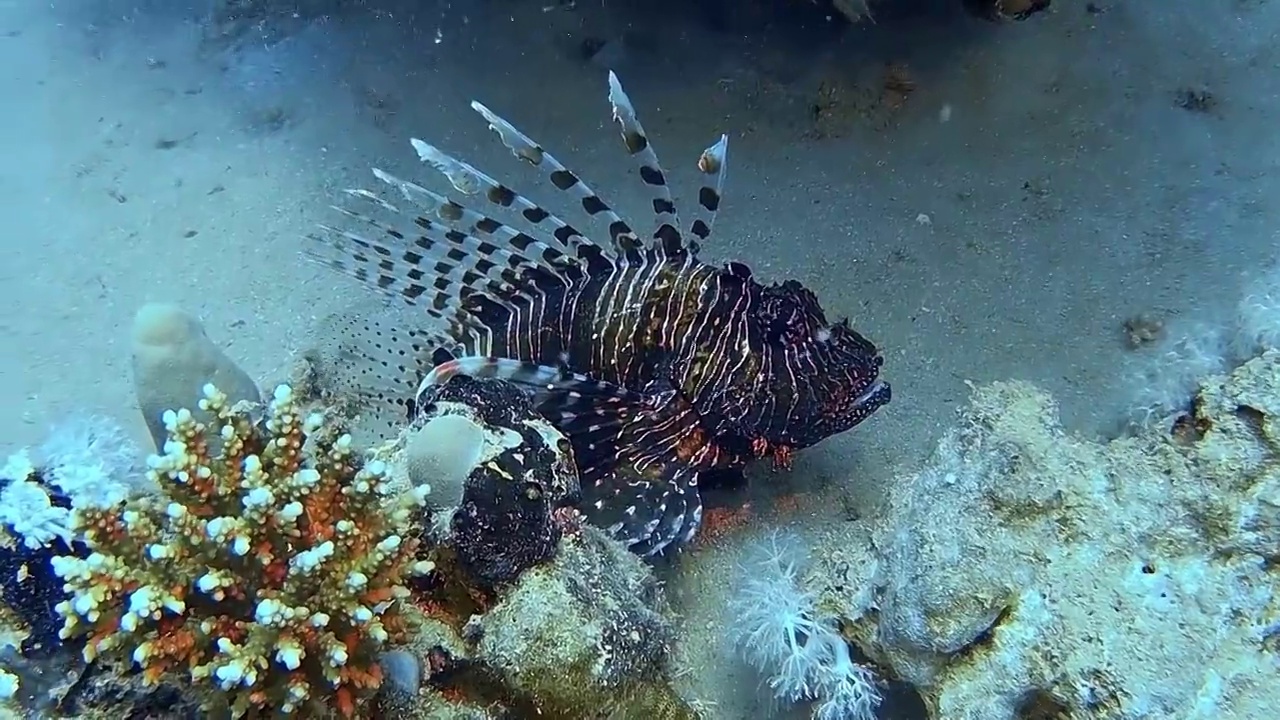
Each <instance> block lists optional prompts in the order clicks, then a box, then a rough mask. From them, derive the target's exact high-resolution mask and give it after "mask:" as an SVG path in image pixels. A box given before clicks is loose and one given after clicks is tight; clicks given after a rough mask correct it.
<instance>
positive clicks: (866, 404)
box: [853, 380, 893, 414]
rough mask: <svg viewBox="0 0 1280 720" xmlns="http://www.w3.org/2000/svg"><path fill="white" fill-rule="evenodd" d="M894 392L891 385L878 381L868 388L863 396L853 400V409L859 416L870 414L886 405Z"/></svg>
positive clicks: (863, 392)
mask: <svg viewBox="0 0 1280 720" xmlns="http://www.w3.org/2000/svg"><path fill="white" fill-rule="evenodd" d="M892 394H893V391H892V389H891V387H890V386H889V383H887V382H885V381H883V380H876V381H875V382H873V383H871V384H870V385H869V386H867V389H866V390H863V391H862V394H861V395H859V396H858V397H856V398H854V400H853V409H854V410H855V411H857V412H858V413H859V414H870V413H872V412H874V411H875V409H876V408H878V407H880V406H881V405H885V404H887V403H888V402H889V399H890V397H892Z"/></svg>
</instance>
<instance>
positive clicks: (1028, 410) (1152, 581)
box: [808, 351, 1280, 720]
mask: <svg viewBox="0 0 1280 720" xmlns="http://www.w3.org/2000/svg"><path fill="white" fill-rule="evenodd" d="M1176 427H1177V428H1180V430H1179V431H1178V432H1175V433H1172V434H1171V433H1169V432H1167V430H1166V431H1164V432H1150V433H1147V434H1143V435H1140V436H1137V437H1129V438H1121V439H1117V440H1113V441H1111V442H1108V443H1100V442H1095V441H1091V440H1085V439H1082V438H1078V437H1074V436H1072V435H1069V434H1068V433H1066V432H1065V431H1064V430H1063V429H1062V427H1061V426H1060V425H1059V421H1058V418H1057V408H1056V406H1055V404H1054V403H1053V401H1052V399H1051V398H1050V397H1049V396H1048V395H1046V394H1045V393H1044V392H1042V391H1040V390H1038V389H1036V388H1034V387H1032V386H1030V385H1027V384H1025V383H1020V382H1000V383H993V384H991V385H989V386H985V387H982V388H980V389H978V390H977V391H976V392H975V394H974V397H973V400H972V403H971V406H970V407H969V408H968V409H967V410H966V411H965V413H964V415H963V418H962V421H961V423H960V425H959V427H958V428H957V429H956V430H954V431H953V432H952V433H950V434H949V435H948V436H947V437H946V438H945V439H944V440H943V442H942V443H941V444H940V446H939V448H938V450H937V452H936V454H935V456H934V458H933V459H932V460H931V461H930V462H929V463H928V464H927V465H926V466H925V467H924V468H923V469H921V470H919V471H918V472H912V473H908V474H906V475H904V476H903V477H900V478H898V479H897V480H895V481H894V482H891V483H888V484H887V491H888V493H889V497H888V507H887V509H886V511H885V512H883V513H882V514H880V515H878V516H877V517H875V518H873V519H869V520H866V521H862V522H858V523H846V524H842V525H839V526H833V527H831V528H829V529H828V530H827V531H826V533H825V534H824V537H823V538H822V540H820V541H819V543H818V545H817V546H816V547H815V549H814V553H813V557H814V565H815V568H814V572H813V573H812V575H811V576H810V582H811V583H812V584H811V585H809V586H808V590H809V591H810V592H814V593H817V594H818V596H819V597H820V598H821V601H822V602H825V603H828V604H829V605H830V606H831V607H833V608H835V609H837V610H838V614H839V615H841V616H842V617H843V618H844V619H845V624H844V629H845V632H846V635H847V636H849V637H851V638H852V639H853V640H854V642H855V644H856V646H857V647H858V648H859V649H860V650H861V651H863V652H865V653H866V654H868V655H869V656H870V657H871V658H873V659H874V660H875V662H876V663H877V665H878V666H879V668H880V669H881V671H882V672H884V673H885V674H887V675H889V676H892V677H897V678H901V679H904V680H906V681H909V682H911V683H913V684H914V685H915V686H916V687H917V688H919V689H920V691H921V692H922V694H923V695H924V697H925V699H926V700H927V702H928V704H929V706H930V710H931V716H932V717H935V718H947V719H948V720H952V719H954V720H970V719H973V720H1014V719H1021V718H1029V717H1050V716H1052V717H1071V718H1079V719H1084V718H1098V719H1103V718H1105V719H1107V720H1120V719H1126V720H1127V719H1135V720H1136V719H1137V718H1179V719H1180V720H1192V719H1195V718H1220V719H1222V720H1229V719H1231V718H1258V717H1267V716H1269V715H1270V714H1271V709H1272V708H1273V707H1274V699H1275V692H1274V688H1275V685H1274V680H1275V668H1276V666H1277V665H1276V664H1277V660H1278V658H1277V637H1280V603H1278V601H1280V597H1278V596H1277V589H1278V588H1280V577H1277V573H1276V569H1275V561H1276V559H1277V558H1280V352H1276V351H1271V352H1268V353H1266V354H1264V355H1263V356H1261V357H1260V358H1256V359H1254V360H1252V361H1250V362H1248V363H1246V364H1245V365H1244V366H1242V367H1240V368H1238V369H1237V370H1236V371H1234V372H1232V373H1231V374H1230V375H1220V376H1215V377H1212V378H1209V379H1206V380H1204V381H1203V382H1202V383H1201V384H1200V390H1199V393H1198V395H1197V397H1196V401H1195V403H1194V410H1193V411H1192V412H1191V413H1189V414H1188V415H1187V416H1185V417H1184V418H1182V420H1181V421H1180V422H1179V423H1178V425H1176ZM1189 659H1194V662H1188V660H1189Z"/></svg>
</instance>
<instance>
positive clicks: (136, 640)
mask: <svg viewBox="0 0 1280 720" xmlns="http://www.w3.org/2000/svg"><path fill="white" fill-rule="evenodd" d="M229 405H230V404H229V402H228V400H227V397H226V395H224V394H223V393H222V392H220V391H218V390H217V389H216V388H214V387H213V386H212V385H206V386H205V388H204V399H203V400H202V401H201V402H200V409H201V410H203V411H205V412H207V413H208V414H209V416H210V417H211V418H214V420H212V421H211V424H216V427H212V428H206V427H205V425H203V424H202V423H200V422H197V421H196V419H195V418H194V417H193V415H192V413H191V412H189V411H188V410H178V411H170V412H167V413H165V416H164V424H165V428H166V430H167V431H168V435H169V439H168V441H167V442H166V443H165V446H164V448H163V452H162V454H160V455H155V456H152V457H151V458H150V459H149V461H148V462H149V468H150V470H149V474H150V476H151V479H152V480H153V481H154V482H155V483H156V484H157V485H158V486H159V488H160V493H159V495H158V496H155V497H148V498H142V499H136V500H131V501H128V502H126V503H123V504H120V505H117V506H115V507H113V508H109V509H92V508H81V509H77V510H76V512H75V514H74V517H73V523H74V528H73V529H74V530H75V531H76V532H78V533H80V534H83V536H84V537H85V540H86V542H87V544H88V546H89V549H90V550H91V554H90V555H89V556H88V557H87V558H85V559H80V558H76V557H60V558H57V559H56V560H55V565H54V570H55V572H57V573H58V575H59V576H61V577H62V578H63V579H64V580H65V581H66V589H67V592H68V593H70V595H71V597H70V599H69V600H67V601H65V602H63V603H60V604H59V606H58V611H59V612H60V613H61V614H62V615H63V616H64V617H65V626H64V628H63V635H64V636H68V637H69V636H86V639H87V643H86V646H85V650H84V652H85V655H86V658H87V659H90V660H92V659H94V658H95V657H97V656H99V655H104V656H105V655H114V656H116V657H123V658H130V659H132V661H133V662H134V663H136V664H137V665H138V666H139V667H140V668H141V670H142V672H143V676H144V678H145V679H146V680H147V681H149V682H157V681H159V680H160V679H161V678H164V677H169V678H170V679H184V678H183V676H188V677H189V678H190V679H191V680H194V681H195V683H196V686H197V687H198V688H202V689H204V690H207V691H208V692H207V697H208V699H209V705H210V707H211V708H225V709H226V710H229V711H230V712H231V714H232V715H234V716H237V717H239V716H246V715H247V716H251V717H263V716H270V715H273V714H282V713H292V712H295V711H298V712H303V713H305V714H306V715H308V716H312V717H314V716H323V715H325V714H329V713H331V712H332V711H333V710H336V711H338V712H340V713H341V714H342V715H345V716H352V715H355V714H356V713H357V712H358V711H359V710H360V707H361V706H360V703H361V702H362V701H363V700H364V699H365V698H367V697H368V696H369V695H370V694H371V692H372V691H373V690H374V689H376V688H377V687H378V685H379V684H380V683H381V680H382V673H381V671H380V669H379V667H378V664H377V656H378V653H379V651H380V649H381V648H383V647H384V645H385V644H386V643H387V642H388V641H389V640H392V639H394V638H395V637H397V636H398V635H400V634H401V633H402V632H403V631H404V623H405V621H404V618H403V616H402V615H401V613H400V609H399V600H400V599H401V598H403V597H405V596H406V595H407V594H408V590H407V589H406V588H405V587H404V582H405V581H406V579H407V578H408V577H409V576H411V575H415V574H423V573H427V572H430V571H431V570H432V566H431V564H430V563H429V562H426V561H419V560H417V559H416V557H417V541H416V540H413V539H411V538H409V537H406V534H407V533H408V532H409V528H410V526H411V523H412V516H413V513H414V509H415V508H416V507H418V506H421V505H422V504H423V503H424V502H425V499H426V493H427V491H428V488H427V487H426V486H420V487H418V488H415V489H413V490H410V491H409V492H408V493H406V494H405V495H404V496H402V497H397V498H390V497H388V495H389V490H388V486H387V484H386V468H385V466H384V465H383V464H382V463H381V462H377V461H372V462H368V463H367V464H366V463H364V462H363V461H362V459H361V458H360V457H359V456H358V455H357V454H356V453H355V452H354V450H353V448H352V446H351V436H350V435H347V434H344V433H343V432H342V431H341V429H340V428H338V427H336V426H335V425H334V424H333V423H331V422H329V421H327V420H326V419H325V418H324V417H323V416H322V415H320V414H318V413H317V414H312V415H310V416H308V417H306V418H303V417H302V416H301V415H300V412H299V410H298V408H297V406H296V404H295V402H294V399H293V394H292V392H291V390H290V389H289V388H288V387H287V386H281V387H279V388H277V389H276V391H275V394H274V398H273V399H272V401H271V402H270V404H269V407H268V408H267V413H266V418H265V419H264V420H263V421H261V422H255V419H254V417H253V415H252V411H253V410H254V409H255V408H254V407H253V406H251V405H250V404H249V403H240V404H238V405H236V406H235V407H230V406H229ZM215 448H216V449H215Z"/></svg>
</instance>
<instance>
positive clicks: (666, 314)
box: [305, 73, 890, 556]
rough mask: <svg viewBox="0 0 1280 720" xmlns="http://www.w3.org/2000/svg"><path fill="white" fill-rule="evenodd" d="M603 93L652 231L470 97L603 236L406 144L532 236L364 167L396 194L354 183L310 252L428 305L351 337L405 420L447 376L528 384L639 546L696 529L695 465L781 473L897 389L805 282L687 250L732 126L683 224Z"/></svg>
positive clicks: (618, 95)
mask: <svg viewBox="0 0 1280 720" xmlns="http://www.w3.org/2000/svg"><path fill="white" fill-rule="evenodd" d="M609 100H610V103H611V105H612V106H613V117H614V119H615V120H616V121H617V122H618V124H619V125H620V126H621V128H622V137H623V140H624V142H625V144H626V148H627V151H628V153H629V154H630V155H631V157H632V159H633V161H634V162H636V164H637V165H638V169H639V174H640V177H641V179H642V180H643V181H644V183H645V185H646V186H647V188H648V190H649V193H650V194H651V200H652V207H653V211H654V220H655V223H656V230H655V231H654V233H653V242H644V241H642V240H641V239H640V236H639V235H638V234H637V232H636V231H635V230H634V229H633V226H632V224H631V223H629V222H627V221H626V220H624V219H623V218H622V217H621V216H619V214H618V213H616V212H615V211H614V210H613V209H612V208H611V207H610V206H609V205H608V204H607V203H606V202H605V201H604V200H603V199H601V198H600V196H599V195H597V194H596V192H595V191H594V190H592V189H591V188H590V187H589V186H588V185H587V184H586V183H585V182H584V181H583V180H582V179H581V178H580V177H579V176H578V175H577V174H576V173H574V172H573V171H571V170H569V169H568V168H567V167H565V166H564V165H563V164H562V163H561V162H560V161H559V160H557V159H556V158H555V157H553V156H552V155H551V153H549V152H547V151H546V150H545V149H544V148H543V147H542V146H541V145H539V144H538V143H536V142H534V141H533V140H532V139H530V138H529V137H527V136H526V135H525V134H524V133H522V132H521V131H520V130H518V129H516V128H515V127H514V126H513V125H512V124H511V123H509V122H507V121H506V120H504V119H502V118H501V117H499V116H498V115H497V114H496V113H494V112H493V111H492V110H490V109H489V108H487V107H485V106H484V105H482V104H480V103H478V102H473V103H472V108H473V109H475V110H476V111H477V112H479V113H480V114H481V115H482V116H483V117H484V119H485V120H486V121H487V122H488V124H489V127H490V129H491V130H493V131H494V132H495V133H496V134H497V135H498V137H499V138H500V139H501V141H502V142H503V144H504V145H505V146H506V147H507V148H508V149H509V150H510V151H511V152H512V153H513V154H514V155H515V156H516V157H517V158H519V159H521V160H524V161H526V162H528V163H529V164H531V165H533V166H534V167H536V168H538V169H539V170H540V171H541V172H542V173H543V174H544V178H545V180H546V181H548V182H550V184H552V185H553V186H554V187H555V188H556V189H557V190H559V191H561V192H563V193H565V194H567V195H569V196H571V197H572V198H573V199H574V200H575V201H576V202H577V203H578V204H580V205H581V207H582V209H583V210H584V211H585V212H586V214H587V215H588V216H590V217H591V218H593V219H596V220H600V221H603V224H605V225H607V227H608V234H609V238H608V240H607V241H606V242H599V241H597V240H594V239H592V238H590V237H588V236H586V235H584V234H583V233H582V232H580V231H579V230H578V229H577V228H575V227H573V226H572V225H570V224H569V223H568V222H567V221H565V220H563V219H561V218H560V217H559V216H557V215H556V214H554V213H553V212H551V211H550V210H547V209H545V208H543V207H542V206H540V205H538V204H536V203H535V202H533V201H532V200H530V199H528V198H527V197H525V196H524V195H522V194H520V193H519V192H517V191H515V190H513V189H511V188H510V187H508V186H507V185H505V184H503V183H501V182H499V181H497V180H495V179H493V178H491V177H490V176H488V175H487V174H485V173H483V172H481V171H480V170H478V169H476V168H474V167H472V166H470V165H468V164H467V163H465V162H462V161H461V160H458V159H455V158H454V157H452V156H450V155H448V154H446V153H445V152H443V151H441V150H440V149H438V148H437V147H435V146H433V145H430V144H428V143H426V142H423V141H421V140H417V139H414V140H412V144H413V147H414V149H415V150H416V151H417V153H418V157H419V158H420V159H421V161H422V162H424V163H426V164H427V165H430V166H431V167H433V168H435V169H436V170H438V171H439V172H441V173H442V174H443V175H444V176H445V177H446V178H447V179H448V180H449V182H450V184H451V185H452V186H453V188H454V189H455V190H456V191H458V192H459V193H461V194H463V195H465V196H472V197H477V198H483V199H484V200H485V201H487V202H488V203H490V204H492V205H496V206H499V207H500V208H503V209H504V210H505V211H506V212H508V213H511V214H512V215H513V216H518V218H519V223H520V225H521V226H522V227H523V229H522V228H521V227H517V226H513V225H510V224H507V223H504V222H502V221H500V220H497V219H495V218H493V217H490V216H489V215H486V214H483V213H481V212H479V211H476V210H474V209H471V208H469V207H466V206H464V205H463V204H461V203H459V202H456V201H454V200H452V199H450V198H447V197H445V196H443V195H440V194H438V193H435V192H433V191H431V190H428V189H426V188H424V187H421V186H419V185H417V184H415V183H412V182H409V181H406V180H402V179H400V178H397V177H394V176H392V175H391V174H389V173H387V172H384V171H382V170H377V169H375V170H374V175H375V176H376V177H377V178H378V179H379V180H381V181H382V182H383V183H385V185H386V186H387V187H388V188H390V189H391V190H392V191H394V192H392V193H391V195H392V198H390V199H389V198H386V197H384V196H381V195H379V194H375V193H373V192H370V191H368V190H349V191H347V194H348V195H349V196H350V197H351V198H353V199H355V200H357V201H361V202H362V203H364V204H366V205H367V206H368V209H367V210H366V211H359V212H358V211H355V210H351V209H343V208H339V211H340V212H342V213H343V214H344V215H345V216H346V217H347V218H348V219H349V220H350V221H352V222H351V223H349V225H348V226H347V227H342V228H338V227H330V226H322V227H321V229H320V232H318V233H316V234H313V235H311V236H310V237H309V239H310V240H311V241H312V242H310V243H309V244H308V247H307V250H306V253H305V254H306V255H307V256H308V257H309V258H310V259H312V260H314V261H316V262H319V263H321V264H324V265H326V266H328V267H330V268H332V269H334V270H337V271H338V272H340V273H343V274H345V275H348V276H351V277H354V278H356V279H357V280H359V281H361V282H362V283H363V284H365V285H367V286H369V287H371V288H374V289H376V290H378V291H380V292H382V293H384V294H386V295H389V296H392V297H396V298H399V299H400V300H402V301H403V302H405V303H407V304H408V305H409V306H411V307H413V308H416V309H417V310H419V311H421V313H422V318H421V319H422V324H421V325H420V326H417V327H395V328H388V327H386V326H383V325H378V324H377V323H372V322H371V323H369V324H367V325H366V326H365V327H364V329H363V331H357V335H358V337H357V340H356V341H357V343H358V346H359V347H358V348H357V349H356V350H355V352H354V353H353V354H352V357H353V359H355V360H356V361H357V362H361V363H363V367H362V368H360V369H359V370H358V372H360V373H366V374H374V375H377V374H380V373H381V374H383V375H385V374H386V371H389V372H390V374H392V375H394V376H395V377H394V378H391V379H392V382H393V384H394V385H397V387H398V389H397V390H393V391H392V395H393V396H394V397H391V398H386V397H384V398H383V399H389V400H390V401H392V402H395V403H397V404H401V405H407V406H408V407H409V408H410V412H411V413H412V412H413V410H412V408H413V402H412V401H411V400H410V398H414V397H416V396H418V395H421V393H423V392H424V391H425V390H426V389H428V388H430V387H431V386H434V385H438V384H440V383H443V382H447V381H448V379H449V378H450V377H452V376H454V375H458V374H463V375H468V376H473V377H494V378H502V379H505V380H508V381H511V382H515V383H517V384H520V385H522V386H523V387H525V389H526V391H527V392H529V393H530V394H531V396H532V397H533V399H534V404H535V407H536V409H537V410H538V411H539V412H540V413H541V414H542V415H543V416H545V417H546V418H547V419H548V420H549V421H550V422H552V424H554V425H555V426H556V428H557V429H559V430H560V431H561V432H563V433H564V434H565V435H566V437H568V438H569V439H570V442H571V443H572V446H573V451H574V455H575V457H576V460H577V463H578V465H579V471H580V474H581V480H582V488H583V498H582V500H583V507H584V509H585V511H586V512H587V514H588V517H589V518H590V519H591V520H592V521H593V522H595V523H596V524H598V525H600V526H601V527H604V528H606V529H608V530H609V531H610V532H611V533H612V534H613V535H614V536H615V537H617V538H618V539H619V540H621V541H623V542H625V543H626V544H627V545H628V546H629V547H631V549H632V550H633V551H635V552H637V553H639V554H641V555H645V556H649V555H653V554H656V553H660V552H662V551H663V550H665V549H666V548H667V547H668V546H671V545H673V544H679V543H682V542H685V541H687V540H689V539H690V538H691V537H692V536H693V535H694V534H695V533H696V532H697V529H698V526H699V524H700V522H701V516H702V503H701V498H700V493H699V489H698V478H699V475H700V474H702V473H705V472H707V471H710V470H714V469H725V468H738V467H741V466H743V465H745V464H746V463H747V462H749V461H751V460H753V459H757V458H763V457H772V458H773V459H774V461H775V462H776V463H778V464H780V465H784V466H785V465H787V464H788V463H789V461H790V458H791V453H792V452H793V451H795V450H797V449H801V448H805V447H809V446H811V445H814V444H815V443H817V442H819V441H821V440H823V439H825V438H827V437H830V436H831V435H835V434H837V433H841V432H844V431H846V430H849V429H850V428H852V427H854V426H855V425H857V424H858V423H860V422H862V421H863V420H865V419H866V418H867V417H869V416H870V415H871V414H872V413H874V412H875V411H876V410H877V409H878V408H879V407H881V406H882V405H884V404H885V403H887V402H889V399H890V388H889V385H888V383H885V382H883V381H881V380H880V379H879V372H880V366H881V364H882V363H883V358H882V356H881V355H880V353H879V350H878V349H877V348H876V346H875V345H874V344H873V343H872V342H871V341H869V340H867V339H866V338H864V337H863V336H862V335H860V334H859V333H858V332H857V331H855V330H853V329H852V328H851V327H850V326H849V324H848V322H847V321H844V320H841V321H838V322H834V323H833V322H830V321H828V319H827V317H826V313H825V312H824V310H823V308H822V306H821V305H820V304H819V302H818V299H817V297H816V296H815V295H814V294H813V293H812V292H811V291H810V290H809V289H808V288H806V287H804V286H803V285H801V284H800V283H798V282H795V281H786V282H783V283H775V284H771V285H763V284H761V283H759V282H757V281H756V280H755V279H754V278H753V276H752V272H751V270H750V268H748V267H747V266H746V265H744V264H742V263H738V262H730V263H728V264H726V265H724V266H715V265H710V264H707V263H704V262H702V261H701V260H699V259H698V251H699V247H700V245H699V243H700V242H702V241H705V240H706V239H707V238H709V237H710V235H711V231H712V228H713V225H714V221H715V217H716V213H717V211H718V209H719V206H720V201H721V190H722V187H723V184H724V177H725V161H726V153H727V149H728V136H727V135H723V136H721V137H720V139H719V140H718V141H717V142H716V143H715V144H713V145H712V146H711V147H709V148H707V149H706V150H705V151H704V152H703V153H702V155H701V156H700V157H699V159H698V164H697V167H698V170H699V171H700V173H701V177H702V179H703V181H702V186H701V188H700V189H699V191H698V217H697V218H696V219H695V220H693V222H692V223H691V224H690V225H689V227H688V230H687V232H682V231H681V230H680V229H679V228H680V227H681V221H680V219H679V216H678V213H677V208H676V203H675V201H674V199H673V197H672V194H671V191H670V189H669V188H668V187H667V182H666V173H665V172H664V171H663V169H662V167H661V165H660V164H659V162H658V158H657V155H656V154H655V152H654V150H653V148H652V147H651V146H650V144H649V140H648V137H647V135H646V134H645V131H644V128H643V127H642V126H641V124H640V122H639V120H638V119H637V117H636V112H635V109H634V107H633V106H632V104H631V101H630V99H629V98H628V97H627V95H626V93H625V92H624V91H623V89H622V86H621V84H620V83H619V82H618V79H617V77H616V76H615V75H614V74H613V73H610V74H609ZM402 207H403V208H404V209H402ZM377 216H383V217H387V218H388V219H387V220H385V221H384V220H381V219H379V218H378V217H377ZM406 219H408V220H411V222H406ZM384 379H385V378H384Z"/></svg>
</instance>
